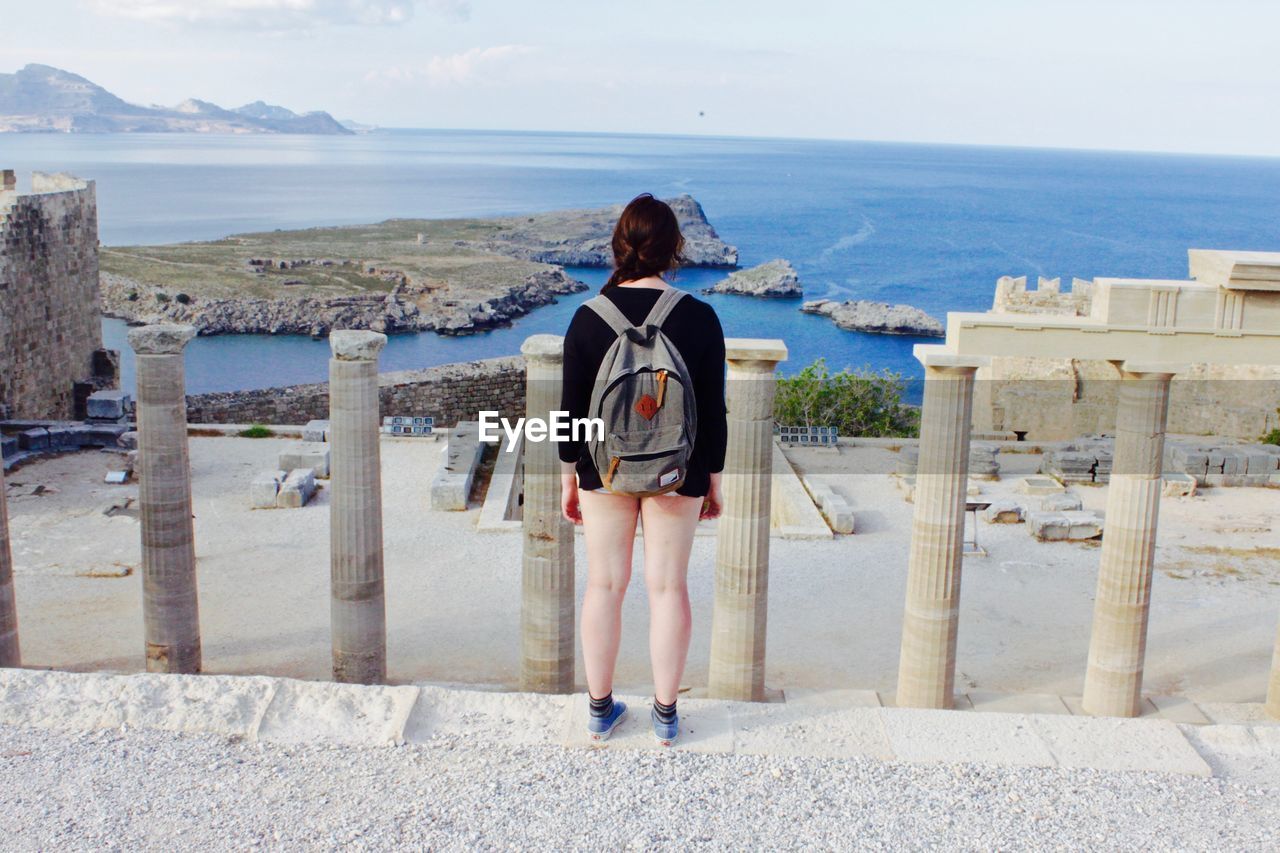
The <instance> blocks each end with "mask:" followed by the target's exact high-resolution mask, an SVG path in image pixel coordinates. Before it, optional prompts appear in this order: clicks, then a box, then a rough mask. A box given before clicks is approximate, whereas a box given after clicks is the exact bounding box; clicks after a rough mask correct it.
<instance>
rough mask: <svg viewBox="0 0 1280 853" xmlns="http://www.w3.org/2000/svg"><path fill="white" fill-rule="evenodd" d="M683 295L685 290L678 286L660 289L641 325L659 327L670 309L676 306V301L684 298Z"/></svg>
mask: <svg viewBox="0 0 1280 853" xmlns="http://www.w3.org/2000/svg"><path fill="white" fill-rule="evenodd" d="M684 295H685V292H684V291H683V290H681V289H680V288H678V287H668V288H667V289H666V290H664V291H662V295H661V296H659V297H658V301H657V302H655V303H654V304H653V309H652V310H650V311H649V316H648V317H645V318H644V323H642V324H641V325H642V326H657V327H659V328H661V327H662V324H663V323H665V322H666V320H667V316H668V315H669V314H670V313H671V310H672V309H673V308H675V307H676V303H677V302H679V301H680V300H681V299H682V298H684Z"/></svg>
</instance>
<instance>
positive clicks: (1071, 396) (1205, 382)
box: [948, 249, 1280, 441]
mask: <svg viewBox="0 0 1280 853" xmlns="http://www.w3.org/2000/svg"><path fill="white" fill-rule="evenodd" d="M1188 254H1189V260H1190V264H1189V266H1190V273H1189V278H1188V280H1186V281H1164V280H1150V279H1119V278H1099V279H1097V280H1095V281H1084V280H1081V279H1076V280H1074V281H1073V282H1072V284H1071V288H1070V290H1067V291H1063V290H1062V289H1061V286H1060V282H1059V280H1058V279H1044V278H1042V279H1040V281H1039V284H1038V287H1037V288H1035V289H1029V288H1028V287H1027V280H1026V279H1025V278H1011V277H1008V276H1006V277H1004V278H1002V279H1000V280H999V281H998V282H997V283H996V293H995V299H994V302H993V304H992V309H991V311H990V312H989V313H987V314H957V315H953V316H955V317H957V318H958V329H957V331H959V332H960V333H961V334H963V335H965V337H966V338H975V337H978V336H982V335H986V334H988V332H987V331H985V330H986V329H987V328H988V324H990V323H993V322H997V323H998V324H1000V327H1001V328H1007V329H1008V330H1011V331H1013V332H1014V336H1015V337H1016V336H1019V335H1026V337H1027V338H1029V339H1030V340H1031V341H1034V343H1035V344H1037V345H1038V344H1040V343H1041V342H1042V341H1045V340H1046V339H1047V338H1049V337H1058V336H1060V335H1061V330H1064V329H1068V328H1071V327H1073V326H1077V325H1078V326H1080V327H1081V328H1083V329H1085V330H1086V336H1085V337H1082V338H1080V339H1079V340H1080V341H1081V342H1082V344H1083V342H1085V341H1088V342H1090V343H1097V344H1102V342H1103V341H1106V340H1109V339H1116V338H1119V337H1121V336H1124V335H1131V334H1134V333H1137V332H1142V333H1144V334H1145V330H1147V329H1150V330H1151V336H1152V337H1150V338H1149V339H1148V346H1149V348H1150V350H1151V351H1152V352H1153V353H1154V352H1155V351H1156V350H1163V351H1167V352H1168V353H1169V354H1170V355H1169V357H1171V358H1175V359H1176V360H1177V361H1180V362H1185V363H1186V364H1187V367H1186V369H1185V370H1183V371H1180V372H1179V374H1178V376H1177V377H1176V378H1175V380H1174V382H1173V384H1172V386H1171V388H1170V392H1169V393H1170V395H1171V396H1170V407H1169V426H1168V428H1169V432H1172V433H1191V434H1203V435H1221V436H1231V437H1235V438H1240V439H1244V440H1247V441H1252V440H1255V439H1257V437H1258V436H1260V435H1263V434H1264V433H1266V432H1268V431H1270V430H1271V429H1274V428H1276V427H1277V426H1280V416H1278V415H1277V414H1276V407H1277V406H1280V365H1277V364H1275V363H1274V362H1272V363H1270V364H1267V363H1260V362H1259V363H1252V362H1249V361H1238V360H1236V361H1232V362H1229V363H1227V362H1215V361H1207V360H1199V359H1201V358H1202V356H1201V355H1197V354H1196V350H1197V349H1198V348H1196V347H1193V348H1192V349H1191V350H1189V351H1187V352H1183V351H1182V350H1183V344H1185V343H1186V342H1188V341H1200V340H1215V341H1218V342H1221V343H1229V342H1230V341H1233V340H1235V339H1237V338H1239V339H1241V340H1240V341H1239V343H1240V346H1238V347H1233V352H1235V353H1238V354H1239V356H1238V357H1239V358H1245V359H1256V358H1259V357H1261V351H1260V350H1258V349H1257V348H1256V347H1253V346H1250V345H1249V342H1250V341H1255V342H1256V341H1260V340H1266V339H1267V336H1268V333H1269V332H1274V331H1275V330H1276V329H1280V308H1278V307H1277V304H1276V289H1275V288H1276V284H1275V280H1276V277H1277V276H1278V275H1280V267H1277V263H1278V261H1277V258H1276V255H1274V254H1267V253H1260V252H1215V251H1208V250H1200V249H1192V250H1190V252H1189V253H1188ZM997 318H999V319H998V320H997ZM1027 332H1035V333H1037V334H1031V335H1027V334H1026V333H1027ZM954 334H955V332H954V331H952V330H949V331H948V336H949V337H950V336H952V335H954ZM1106 349H1107V348H1106V347H1105V346H1090V345H1087V344H1085V345H1082V346H1080V347H1078V348H1075V349H1072V348H1066V349H1063V348H1062V347H1058V351H1057V352H1055V353H1053V354H1050V353H1049V351H1048V350H1047V349H1041V348H1040V347H1039V346H1028V347H1018V348H1017V352H1016V354H1015V353H1014V352H1009V353H1003V352H1001V353H999V354H995V355H993V357H992V358H991V361H990V363H989V364H988V365H986V366H984V367H982V368H980V369H979V370H978V372H977V375H976V380H977V383H976V387H975V391H974V403H973V418H974V428H975V429H976V430H978V431H979V432H997V433H998V432H1017V433H1022V434H1024V435H1025V437H1026V438H1028V439H1030V440H1033V441H1054V440H1061V439H1071V438H1076V437H1078V436H1082V435H1089V434H1091V433H1099V432H1107V433H1110V432H1113V431H1114V430H1115V428H1116V419H1115V413H1116V402H1117V398H1116V392H1117V388H1118V387H1119V383H1118V382H1117V381H1116V380H1118V379H1119V378H1120V374H1119V372H1118V369H1117V368H1116V366H1115V365H1113V364H1111V363H1110V362H1109V361H1107V360H1106V358H1103V357H1099V355H1100V354H1105V350H1106ZM993 352H994V350H993ZM1235 357H1237V356H1233V358H1235Z"/></svg>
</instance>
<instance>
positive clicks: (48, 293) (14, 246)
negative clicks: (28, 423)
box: [0, 170, 115, 419]
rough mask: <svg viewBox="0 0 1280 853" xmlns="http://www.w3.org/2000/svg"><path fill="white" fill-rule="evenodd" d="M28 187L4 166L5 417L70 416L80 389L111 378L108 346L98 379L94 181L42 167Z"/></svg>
mask: <svg viewBox="0 0 1280 853" xmlns="http://www.w3.org/2000/svg"><path fill="white" fill-rule="evenodd" d="M31 188H32V192H30V193H22V194H20V193H18V191H17V181H16V177H15V175H14V173H13V172H12V171H10V170H5V171H3V172H0V416H7V417H11V418H56V419H71V418H74V417H76V415H77V414H78V413H77V410H76V409H77V407H76V400H77V397H79V398H80V399H81V401H83V399H84V398H85V397H87V396H88V394H89V392H90V391H91V390H93V388H94V387H103V386H110V385H113V384H114V374H115V371H114V364H113V363H112V360H111V359H110V358H107V357H106V354H105V353H100V354H99V355H98V357H97V365H98V368H99V373H101V374H102V376H101V377H100V378H99V379H98V380H96V381H95V379H94V368H95V352H97V351H99V350H100V349H101V347H102V325H101V320H100V317H99V303H98V208H97V201H96V196H95V192H94V185H93V181H82V180H80V179H78V178H74V177H71V176H70V175H47V174H44V173H42V172H36V173H34V174H33V175H32V178H31ZM77 383H79V384H80V387H79V389H77V388H76V386H77Z"/></svg>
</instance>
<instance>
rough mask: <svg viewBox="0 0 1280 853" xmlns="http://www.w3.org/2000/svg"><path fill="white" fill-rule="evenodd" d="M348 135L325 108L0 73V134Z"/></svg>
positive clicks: (46, 72) (49, 73)
mask: <svg viewBox="0 0 1280 853" xmlns="http://www.w3.org/2000/svg"><path fill="white" fill-rule="evenodd" d="M22 132H28V133H32V132H61V133H309V134H349V133H354V132H355V130H354V129H352V128H348V127H346V126H344V125H343V124H342V123H341V122H339V121H337V120H336V119H334V117H333V116H331V115H329V114H328V113H326V112H309V113H302V114H299V113H295V112H293V111H292V110H288V109H285V108H284V107H279V106H273V105H271V104H267V103H264V102H262V101H254V102H253V103H251V104H245V105H244V106H243V107H237V108H236V109H233V110H228V109H223V108H222V107H220V106H218V105H217V104H213V103H210V102H208V101H200V100H196V99H195V98H190V99H188V100H185V101H183V102H182V103H180V104H178V105H177V106H175V107H160V106H149V107H144V106H140V105H138V104H131V103H129V102H128V101H125V100H123V99H121V98H118V97H116V96H115V95H113V94H111V93H110V92H108V91H107V90H106V89H104V88H102V87H101V86H99V85H97V84H96V83H93V82H92V81H90V80H86V79H85V78H84V77H81V76H80V75H78V74H72V73H71V72H69V71H63V70H62V69H60V68H54V67H52V66H49V65H34V64H32V65H27V66H25V67H23V68H21V69H19V70H18V71H16V72H15V73H13V74H0V133H22Z"/></svg>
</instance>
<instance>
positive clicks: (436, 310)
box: [100, 196, 738, 335]
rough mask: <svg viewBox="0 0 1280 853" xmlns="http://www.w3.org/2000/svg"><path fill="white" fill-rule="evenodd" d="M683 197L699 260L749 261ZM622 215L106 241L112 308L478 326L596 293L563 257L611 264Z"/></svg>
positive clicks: (359, 324) (209, 330)
mask: <svg viewBox="0 0 1280 853" xmlns="http://www.w3.org/2000/svg"><path fill="white" fill-rule="evenodd" d="M670 203H671V204H672V206H673V207H674V208H675V209H676V212H677V216H679V217H680V220H681V228H682V230H683V231H684V234H685V236H686V240H687V242H688V249H687V252H686V253H687V254H688V255H689V262H690V264H691V265H694V266H715V267H719V266H726V265H732V264H733V263H736V261H737V257H738V252H737V249H735V248H734V247H732V246H729V245H727V244H725V243H724V242H723V241H721V240H720V238H719V236H717V235H716V233H715V229H713V228H712V227H711V224H710V223H709V222H707V220H706V216H705V214H704V213H703V211H702V208H701V206H700V205H699V204H698V203H697V202H696V201H695V200H694V199H693V198H691V197H689V196H681V197H679V198H676V199H672V200H670ZM620 212H621V207H612V208H603V209H598V210H575V211H555V212H551V213H541V214H534V215H530V216H522V217H501V218H493V219H454V220H445V219H439V220H435V219H424V220H410V219H395V220H389V221H387V222H382V223H378V224H375V225H357V226H347V227H340V228H312V229H306V230H301V231H272V232H264V233H260V234H240V235H235V236H232V237H227V238H224V239H222V240H215V241H211V242H200V243H178V244H172V245H165V246H127V247H118V248H103V249H102V251H101V255H100V266H101V274H100V282H101V296H102V310H103V313H105V314H107V315H108V316H112V317H118V318H121V319H124V320H126V321H128V322H130V323H152V322H162V321H163V322H182V323H190V324H192V325H194V326H195V327H196V328H197V330H198V331H199V333H200V334H202V335H218V334H309V335H325V334H327V333H328V332H329V331H330V330H332V329H335V328H347V329H372V330H375V331H380V332H386V333H395V332H423V331H434V332H437V333H439V334H444V335H462V334H471V333H473V332H480V331H484V330H486V329H491V328H496V327H500V326H506V325H509V324H510V323H511V321H512V320H514V319H515V318H517V317H519V316H521V315H523V314H526V313H528V312H529V311H531V310H533V309H534V308H538V307H540V306H542V305H547V304H550V303H552V302H554V301H555V298H556V297H557V296H559V295H562V294H567V293H574V292H577V291H581V290H585V289H586V288H587V286H586V285H585V284H583V283H582V282H580V281H578V280H576V279H574V278H573V277H572V276H570V275H569V274H568V273H566V272H565V270H564V268H563V266H561V264H566V265H567V264H573V265H578V266H608V265H610V264H611V263H612V254H611V253H610V251H609V246H608V242H609V237H610V235H611V234H612V228H613V223H614V222H615V221H616V219H617V216H618V214H619V213H620ZM602 235H603V236H602ZM602 240H603V244H602V243H601V241H602Z"/></svg>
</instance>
